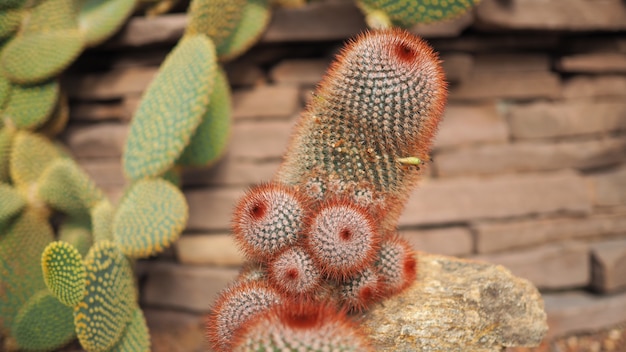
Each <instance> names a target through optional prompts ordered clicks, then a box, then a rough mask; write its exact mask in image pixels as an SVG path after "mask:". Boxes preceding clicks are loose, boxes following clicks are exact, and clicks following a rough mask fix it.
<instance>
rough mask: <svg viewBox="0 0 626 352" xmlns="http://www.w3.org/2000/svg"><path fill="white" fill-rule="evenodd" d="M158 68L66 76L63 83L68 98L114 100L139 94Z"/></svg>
mask: <svg viewBox="0 0 626 352" xmlns="http://www.w3.org/2000/svg"><path fill="white" fill-rule="evenodd" d="M158 69H159V68H158V67H157V66H153V67H126V68H118V69H115V70H111V71H107V72H102V73H90V74H83V75H73V76H68V77H67V78H66V80H65V82H64V84H65V85H64V86H65V87H67V94H68V96H69V97H70V98H75V99H85V100H96V101H98V100H115V99H121V98H123V97H124V96H125V95H127V94H140V93H142V92H143V91H144V90H145V89H146V87H147V86H148V84H149V83H150V82H152V79H153V78H154V76H156V74H157V72H158Z"/></svg>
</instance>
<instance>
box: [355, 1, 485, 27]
mask: <svg viewBox="0 0 626 352" xmlns="http://www.w3.org/2000/svg"><path fill="white" fill-rule="evenodd" d="M358 2H359V3H360V4H361V7H362V9H363V10H364V12H365V14H366V19H367V20H368V21H367V22H368V24H371V23H380V22H377V21H376V20H375V19H371V18H367V17H369V16H371V15H373V16H380V15H383V16H388V17H389V22H387V23H389V24H393V25H397V26H400V27H405V28H408V27H411V26H413V25H416V24H418V23H424V24H427V23H431V22H436V21H444V20H449V19H453V18H455V17H458V16H460V15H462V14H464V13H466V12H467V11H468V10H469V9H470V8H471V7H472V6H474V5H476V4H477V3H478V2H480V0H442V1H427V0H358Z"/></svg>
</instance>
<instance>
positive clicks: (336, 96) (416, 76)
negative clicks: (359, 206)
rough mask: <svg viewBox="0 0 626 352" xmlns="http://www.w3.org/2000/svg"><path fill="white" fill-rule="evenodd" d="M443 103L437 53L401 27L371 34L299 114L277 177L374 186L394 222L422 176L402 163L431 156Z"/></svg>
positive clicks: (356, 188)
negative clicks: (414, 158) (409, 158)
mask: <svg viewBox="0 0 626 352" xmlns="http://www.w3.org/2000/svg"><path fill="white" fill-rule="evenodd" d="M445 102H446V83H445V81H444V74H443V70H442V69H441V66H440V64H439V59H438V57H437V55H436V54H435V52H434V51H433V50H432V49H431V48H430V47H429V46H428V45H427V44H426V43H425V42H424V41H423V40H421V39H420V38H418V37H416V36H414V35H412V34H410V33H408V32H406V31H402V30H386V31H373V32H368V33H366V34H363V35H361V36H359V37H358V38H357V39H355V40H353V41H351V42H350V43H348V45H347V46H346V48H345V49H344V50H343V51H342V52H341V54H340V55H339V57H338V58H337V60H336V61H335V62H334V63H333V64H332V66H331V68H330V69H329V71H328V73H327V74H326V76H325V78H324V79H323V80H322V82H321V83H320V85H319V86H318V88H317V90H316V91H315V93H314V98H313V99H311V101H310V103H309V104H308V106H307V107H306V110H305V111H304V113H303V114H302V116H301V117H300V119H299V121H298V124H297V127H296V130H295V134H294V136H293V138H292V141H291V144H290V147H289V150H288V151H287V153H286V156H285V161H284V162H283V164H282V165H281V167H280V169H279V173H278V176H277V179H276V180H277V181H279V182H282V183H285V184H289V185H306V184H307V182H309V180H318V182H319V183H320V185H319V187H318V189H320V190H322V191H323V192H324V191H326V193H328V190H329V189H332V188H337V187H331V186H332V185H333V184H337V183H339V184H341V187H339V189H341V191H342V192H344V193H347V194H348V195H349V196H354V194H355V192H363V190H369V191H370V192H372V197H373V201H374V202H377V201H381V202H382V203H383V204H384V207H383V208H384V209H385V214H383V215H384V218H383V220H384V225H385V227H386V228H389V229H391V228H394V227H395V224H396V220H397V218H398V217H399V215H400V212H401V210H402V208H403V206H404V203H405V201H406V199H407V198H408V196H409V193H410V190H411V189H412V188H413V186H414V185H415V183H416V182H417V180H418V177H419V170H418V169H417V168H415V167H412V166H411V165H407V164H406V163H405V162H403V160H406V158H407V157H416V158H419V159H420V160H428V159H429V158H428V154H429V151H430V148H431V144H432V139H433V136H434V134H435V132H436V130H437V125H438V123H439V120H440V118H441V115H442V113H443V108H444V105H445Z"/></svg>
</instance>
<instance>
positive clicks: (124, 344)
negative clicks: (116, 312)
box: [108, 307, 150, 352]
mask: <svg viewBox="0 0 626 352" xmlns="http://www.w3.org/2000/svg"><path fill="white" fill-rule="evenodd" d="M128 351H133V352H149V351H150V334H149V333H148V327H147V326H146V319H145V318H144V316H143V312H142V311H141V309H140V308H139V307H135V310H134V312H133V314H132V316H131V319H130V321H129V322H128V325H127V326H126V329H125V330H124V334H123V335H122V337H121V338H120V340H119V341H118V342H117V343H116V344H115V345H114V346H113V347H111V349H109V350H108V352H128Z"/></svg>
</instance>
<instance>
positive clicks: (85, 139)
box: [62, 122, 129, 159]
mask: <svg viewBox="0 0 626 352" xmlns="http://www.w3.org/2000/svg"><path fill="white" fill-rule="evenodd" d="M128 130H129V126H128V125H127V124H123V123H115V122H103V123H98V124H94V125H88V126H75V127H70V128H68V129H67V130H66V131H65V132H64V133H63V136H62V137H63V141H64V142H65V144H66V145H67V146H68V147H69V149H70V151H71V153H72V155H74V157H76V158H79V159H80V158H120V157H121V156H122V152H123V149H124V144H125V143H126V137H127V136H128Z"/></svg>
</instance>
